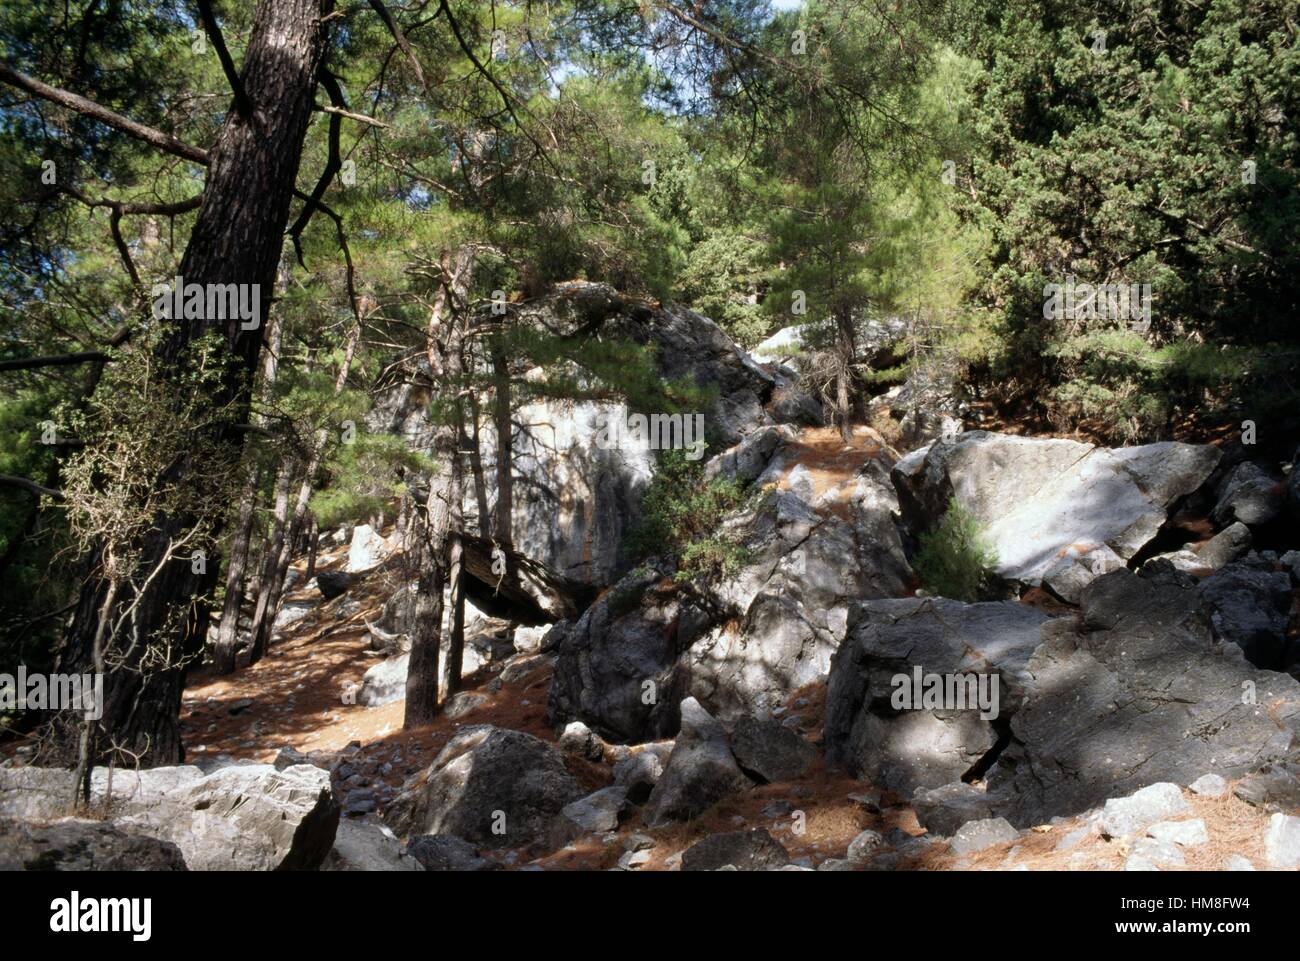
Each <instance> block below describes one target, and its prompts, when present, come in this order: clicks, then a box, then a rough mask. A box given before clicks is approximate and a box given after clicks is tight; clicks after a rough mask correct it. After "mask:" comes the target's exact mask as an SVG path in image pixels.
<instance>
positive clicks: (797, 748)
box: [731, 717, 817, 783]
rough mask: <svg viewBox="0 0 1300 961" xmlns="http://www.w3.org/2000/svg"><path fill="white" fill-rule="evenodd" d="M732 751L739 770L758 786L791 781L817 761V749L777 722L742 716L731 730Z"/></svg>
mask: <svg viewBox="0 0 1300 961" xmlns="http://www.w3.org/2000/svg"><path fill="white" fill-rule="evenodd" d="M731 752H732V754H733V755H735V758H736V762H737V763H738V764H739V765H740V768H741V770H742V771H744V772H745V773H747V774H750V775H751V776H757V779H758V780H759V782H760V783H766V782H772V781H793V780H795V779H796V778H799V777H802V776H803V774H804V772H805V771H807V770H808V768H809V767H811V766H812V763H813V761H814V760H816V758H817V750H816V748H814V747H813V746H812V745H811V744H809V743H808V742H807V741H805V740H804V739H803V738H802V737H800V736H799V735H798V734H796V733H795V732H794V731H791V730H789V729H788V728H786V727H783V726H782V725H781V723H780V722H778V721H760V720H758V719H757V718H753V717H742V718H740V719H739V720H738V721H736V723H735V724H734V725H733V726H732V728H731Z"/></svg>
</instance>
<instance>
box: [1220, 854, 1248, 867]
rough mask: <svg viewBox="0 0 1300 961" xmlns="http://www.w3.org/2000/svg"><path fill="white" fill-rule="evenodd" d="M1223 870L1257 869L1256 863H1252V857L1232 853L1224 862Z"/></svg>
mask: <svg viewBox="0 0 1300 961" xmlns="http://www.w3.org/2000/svg"><path fill="white" fill-rule="evenodd" d="M1223 870H1225V871H1253V870H1255V865H1253V864H1251V863H1250V858H1248V857H1243V856H1242V855H1240V854H1231V855H1229V856H1228V859H1227V860H1226V861H1224V862H1223Z"/></svg>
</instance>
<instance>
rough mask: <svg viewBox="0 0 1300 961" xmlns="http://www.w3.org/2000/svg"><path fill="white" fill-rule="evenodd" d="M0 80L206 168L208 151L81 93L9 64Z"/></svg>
mask: <svg viewBox="0 0 1300 961" xmlns="http://www.w3.org/2000/svg"><path fill="white" fill-rule="evenodd" d="M0 81H2V82H4V83H7V84H9V85H10V86H11V87H17V88H18V89H19V90H22V91H24V92H26V93H30V94H32V95H33V96H37V97H40V98H41V99H43V100H48V101H50V102H51V103H57V104H58V105H59V106H61V107H67V108H68V109H69V110H75V111H76V112H77V113H79V114H81V115H82V116H85V117H90V118H91V119H92V120H98V121H99V122H100V123H102V124H106V125H108V126H110V127H112V128H113V129H114V130H120V131H122V133H124V134H128V135H130V136H132V137H135V138H136V139H137V140H143V141H144V142H145V143H148V144H152V145H153V146H155V147H157V148H158V149H159V150H162V151H164V152H166V153H169V154H172V155H174V156H177V157H181V158H183V159H185V160H191V161H193V162H194V163H198V164H203V165H204V166H207V163H208V152H207V151H206V150H201V149H200V148H198V147H195V146H192V145H190V144H187V143H185V142H184V141H182V140H177V139H176V138H175V137H173V136H172V135H171V134H166V133H163V132H162V131H161V130H155V129H154V128H153V127H149V126H146V125H145V124H142V123H137V122H136V121H134V120H131V119H130V118H129V117H124V116H122V115H121V114H120V113H116V112H115V111H112V110H109V109H108V108H107V107H105V106H102V105H100V104H97V103H95V101H93V100H87V99H86V98H85V97H82V96H80V95H79V94H75V93H71V92H69V91H67V90H60V89H59V88H58V87H51V86H50V85H49V84H46V83H41V81H39V80H37V79H35V78H34V77H29V76H27V74H25V73H21V72H19V71H17V70H14V69H13V68H12V67H10V66H9V65H7V64H3V63H0Z"/></svg>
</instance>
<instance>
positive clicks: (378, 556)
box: [347, 524, 388, 574]
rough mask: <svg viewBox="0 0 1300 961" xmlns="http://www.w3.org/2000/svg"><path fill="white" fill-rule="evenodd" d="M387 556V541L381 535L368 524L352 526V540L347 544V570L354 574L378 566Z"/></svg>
mask: <svg viewBox="0 0 1300 961" xmlns="http://www.w3.org/2000/svg"><path fill="white" fill-rule="evenodd" d="M387 556H388V543H387V542H386V541H385V540H384V538H383V535H381V534H380V533H378V532H377V531H376V530H375V529H374V528H372V527H371V526H370V525H369V524H358V525H357V526H356V527H354V528H352V542H351V543H350V544H349V545H348V563H347V572H348V573H349V574H356V573H359V572H361V571H368V570H370V569H371V568H374V567H378V566H379V565H380V564H381V563H383V560H384V558H385V557H387Z"/></svg>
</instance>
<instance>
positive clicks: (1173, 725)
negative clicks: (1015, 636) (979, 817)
mask: <svg viewBox="0 0 1300 961" xmlns="http://www.w3.org/2000/svg"><path fill="white" fill-rule="evenodd" d="M1081 602H1082V611H1081V613H1080V615H1079V616H1078V617H1073V618H1071V617H1065V618H1058V619H1056V620H1053V621H1049V622H1047V623H1045V624H1044V626H1043V628H1042V639H1043V643H1042V644H1041V645H1040V646H1039V647H1038V649H1037V650H1036V651H1035V652H1034V654H1033V656H1032V657H1031V658H1030V660H1029V665H1028V669H1027V670H1028V681H1027V682H1026V683H1025V685H1024V695H1023V700H1022V703H1021V704H1020V707H1019V709H1018V710H1017V711H1016V712H1015V714H1014V715H1013V716H1012V717H1011V734H1012V739H1011V742H1010V743H1009V744H1008V745H1007V747H1006V750H1005V751H1003V753H1002V754H1001V755H999V756H998V759H997V763H996V764H995V765H994V766H993V767H992V768H991V769H990V770H989V772H988V776H987V781H988V790H989V793H990V794H994V795H998V796H1000V797H1002V798H1003V799H1005V800H1004V801H1003V802H1002V803H1003V806H1002V808H1001V813H1002V814H1003V816H1004V817H1006V818H1007V819H1008V820H1010V821H1011V822H1012V823H1013V824H1021V825H1032V824H1041V823H1043V822H1044V821H1046V820H1048V819H1049V818H1051V817H1053V816H1056V815H1066V816H1068V815H1071V814H1076V813H1078V812H1081V811H1086V810H1089V809H1090V808H1093V807H1096V806H1097V805H1099V804H1102V803H1104V802H1105V801H1106V800H1107V799H1110V798H1117V797H1124V796H1126V795H1129V794H1132V793H1133V792H1135V791H1137V790H1138V789H1139V788H1143V787H1146V786H1147V785H1150V784H1153V783H1155V782H1161V781H1168V782H1173V783H1174V784H1186V783H1188V782H1189V781H1191V780H1193V779H1194V778H1196V777H1199V776H1200V775H1201V774H1203V773H1204V772H1205V771H1207V770H1213V771H1215V772H1217V773H1219V774H1220V775H1221V776H1223V777H1225V778H1236V777H1241V776H1242V775H1244V774H1248V773H1250V772H1251V771H1255V770H1258V769H1259V768H1260V767H1262V766H1263V765H1264V764H1267V763H1269V762H1270V761H1274V760H1277V759H1279V758H1282V757H1284V756H1286V755H1287V753H1288V752H1289V751H1290V745H1291V743H1292V741H1293V739H1294V738H1295V737H1296V730H1297V727H1300V684H1297V683H1296V681H1295V680H1294V679H1293V678H1290V677H1287V676H1286V675H1283V674H1277V673H1273V672H1270V671H1261V670H1259V669H1257V668H1255V667H1253V666H1252V665H1251V664H1249V663H1248V662H1247V661H1246V659H1245V657H1244V656H1242V654H1241V652H1240V650H1239V649H1238V648H1237V647H1236V646H1235V645H1230V644H1229V645H1221V646H1220V645H1216V644H1215V643H1214V641H1213V638H1212V636H1211V631H1210V625H1209V619H1208V616H1207V615H1206V614H1205V613H1204V612H1203V611H1202V610H1201V609H1200V605H1199V603H1198V595H1197V591H1196V588H1195V587H1180V586H1179V585H1177V584H1172V583H1160V582H1156V581H1153V580H1149V579H1144V578H1140V577H1137V576H1135V575H1134V574H1132V573H1131V572H1129V571H1127V570H1125V571H1116V572H1114V573H1112V574H1108V575H1106V576H1105V577H1102V578H1099V579H1098V580H1096V581H1094V582H1093V583H1092V584H1090V585H1089V586H1088V587H1087V588H1086V589H1085V591H1084V592H1083V595H1082V598H1081ZM1265 705H1268V707H1267V709H1265ZM1171 813H1172V812H1171ZM1167 816H1168V815H1166V814H1161V815H1160V816H1158V817H1155V818H1153V819H1152V820H1151V821H1148V822H1146V823H1153V822H1154V821H1155V820H1162V819H1163V818H1164V817H1167Z"/></svg>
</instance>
